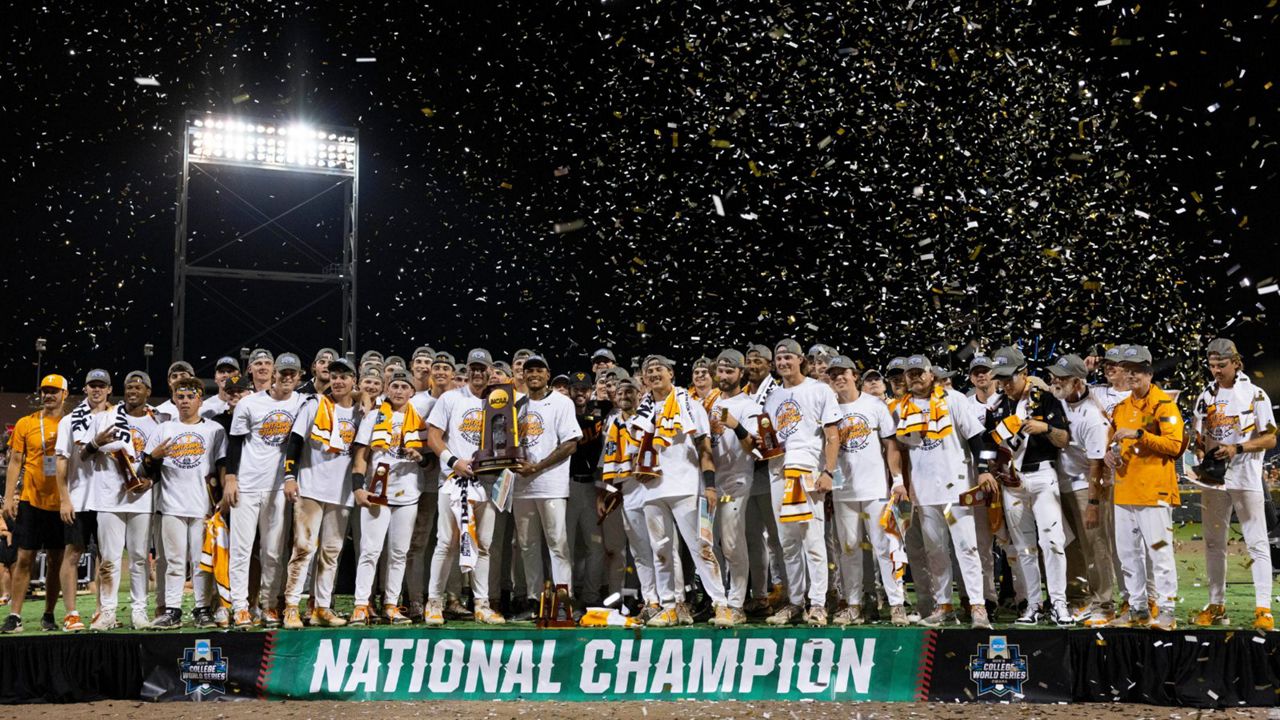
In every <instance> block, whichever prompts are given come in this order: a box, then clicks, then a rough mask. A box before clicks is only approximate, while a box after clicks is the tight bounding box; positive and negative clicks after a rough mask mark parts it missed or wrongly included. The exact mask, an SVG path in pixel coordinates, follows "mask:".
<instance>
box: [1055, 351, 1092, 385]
mask: <svg viewBox="0 0 1280 720" xmlns="http://www.w3.org/2000/svg"><path fill="white" fill-rule="evenodd" d="M1049 374H1051V375H1053V376H1054V377H1060V378H1066V377H1076V378H1080V379H1084V378H1087V377H1089V368H1087V367H1086V366H1085V364H1084V358H1082V357H1080V356H1079V355H1063V356H1062V357H1060V358H1058V359H1057V360H1055V361H1054V363H1053V364H1052V365H1050V366H1049Z"/></svg>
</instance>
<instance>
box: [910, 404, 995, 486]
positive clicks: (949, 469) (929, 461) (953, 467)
mask: <svg viewBox="0 0 1280 720" xmlns="http://www.w3.org/2000/svg"><path fill="white" fill-rule="evenodd" d="M912 400H913V402H914V403H915V404H916V406H917V407H919V408H920V409H921V410H922V411H925V412H928V405H929V398H912ZM944 402H945V403H946V406H947V412H948V413H949V414H950V416H951V422H952V426H953V430H952V432H951V433H949V434H948V435H947V436H946V437H944V438H942V439H941V440H929V439H927V438H921V439H920V440H919V441H918V442H916V441H913V440H904V441H903V444H904V445H906V446H907V453H908V455H909V456H910V458H911V487H912V490H913V492H914V493H915V496H916V503H917V504H918V505H946V504H948V503H955V502H959V501H960V493H962V492H964V491H966V490H968V489H969V488H970V487H972V481H971V480H970V472H969V455H968V451H967V448H968V443H969V438H971V437H973V436H974V435H977V434H978V433H980V432H982V431H983V426H982V425H980V424H978V420H977V414H976V413H975V412H974V410H973V407H972V402H971V401H970V400H969V398H967V397H965V396H964V395H961V394H960V393H958V392H956V391H955V390H948V391H947V392H946V396H945V398H944ZM899 412H901V406H900V408H899ZM913 434H914V433H913Z"/></svg>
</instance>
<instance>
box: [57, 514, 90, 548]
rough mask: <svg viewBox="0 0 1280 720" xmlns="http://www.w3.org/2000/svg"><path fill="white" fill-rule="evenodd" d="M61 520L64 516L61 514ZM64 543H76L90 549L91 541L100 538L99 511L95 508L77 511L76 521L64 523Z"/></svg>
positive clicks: (80, 546) (79, 546)
mask: <svg viewBox="0 0 1280 720" xmlns="http://www.w3.org/2000/svg"><path fill="white" fill-rule="evenodd" d="M58 519H59V520H61V519H62V516H61V515H59V516H58ZM62 527H63V528H64V532H63V539H62V542H63V544H64V545H75V546H76V547H78V548H80V549H82V550H88V549H89V542H90V541H92V540H96V539H97V538H98V513H97V512H95V511H93V510H80V511H77V512H76V519H75V522H73V523H71V524H70V525H65V524H64V525H63V526H62Z"/></svg>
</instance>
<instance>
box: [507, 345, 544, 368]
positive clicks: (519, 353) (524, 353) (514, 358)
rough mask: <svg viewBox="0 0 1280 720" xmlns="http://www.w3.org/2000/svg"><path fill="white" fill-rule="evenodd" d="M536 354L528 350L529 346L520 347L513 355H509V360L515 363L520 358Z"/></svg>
mask: <svg viewBox="0 0 1280 720" xmlns="http://www.w3.org/2000/svg"><path fill="white" fill-rule="evenodd" d="M537 354H538V353H536V352H534V351H532V350H530V349H529V348H520V349H519V350H517V351H516V354H515V355H512V356H511V362H512V364H515V363H517V362H519V361H521V360H528V359H529V358H531V357H533V356H534V355H537Z"/></svg>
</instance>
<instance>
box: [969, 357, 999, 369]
mask: <svg viewBox="0 0 1280 720" xmlns="http://www.w3.org/2000/svg"><path fill="white" fill-rule="evenodd" d="M995 366H996V364H995V363H993V362H991V358H989V357H987V356H986V355H974V356H973V359H972V360H970V361H969V372H973V371H974V370H977V369H978V368H986V369H988V370H990V369H991V368H993V367H995Z"/></svg>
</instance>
